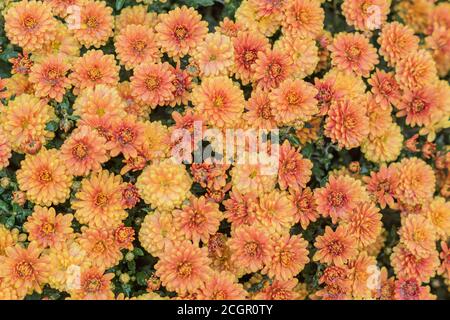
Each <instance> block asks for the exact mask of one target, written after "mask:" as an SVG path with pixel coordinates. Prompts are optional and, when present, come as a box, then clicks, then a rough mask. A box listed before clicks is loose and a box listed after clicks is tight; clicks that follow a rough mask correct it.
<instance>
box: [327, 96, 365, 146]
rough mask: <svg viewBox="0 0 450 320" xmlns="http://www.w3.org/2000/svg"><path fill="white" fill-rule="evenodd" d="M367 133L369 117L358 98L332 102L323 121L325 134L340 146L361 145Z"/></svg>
mask: <svg viewBox="0 0 450 320" xmlns="http://www.w3.org/2000/svg"><path fill="white" fill-rule="evenodd" d="M368 134H369V118H368V117H367V114H366V110H365V108H364V107H362V106H361V105H360V104H359V103H358V100H355V99H353V100H350V99H347V98H344V99H340V100H338V101H336V102H334V103H332V105H331V107H330V110H329V111H328V117H327V118H326V122H325V135H326V136H327V137H330V138H331V141H333V142H334V143H336V142H337V143H338V145H339V147H340V148H345V149H352V148H356V147H358V146H360V145H361V143H362V141H363V140H364V138H366V137H367V135H368Z"/></svg>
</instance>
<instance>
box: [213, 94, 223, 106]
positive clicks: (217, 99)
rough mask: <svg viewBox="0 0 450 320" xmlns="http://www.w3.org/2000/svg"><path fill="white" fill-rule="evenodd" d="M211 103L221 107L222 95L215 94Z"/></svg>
mask: <svg viewBox="0 0 450 320" xmlns="http://www.w3.org/2000/svg"><path fill="white" fill-rule="evenodd" d="M213 105H214V107H216V108H221V107H223V97H222V96H217V97H215V98H214V101H213Z"/></svg>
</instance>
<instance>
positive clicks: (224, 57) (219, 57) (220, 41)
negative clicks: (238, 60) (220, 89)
mask: <svg viewBox="0 0 450 320" xmlns="http://www.w3.org/2000/svg"><path fill="white" fill-rule="evenodd" d="M192 57H193V59H194V60H195V63H196V65H198V67H199V69H200V76H204V77H209V76H219V75H222V76H226V75H228V74H229V73H230V70H231V68H232V67H233V63H234V50H233V43H232V42H231V39H230V38H229V37H228V36H225V35H223V34H220V33H218V32H216V33H208V34H207V35H206V37H205V39H204V40H203V42H201V43H200V44H199V45H198V46H197V47H196V49H195V50H194V51H193V52H192Z"/></svg>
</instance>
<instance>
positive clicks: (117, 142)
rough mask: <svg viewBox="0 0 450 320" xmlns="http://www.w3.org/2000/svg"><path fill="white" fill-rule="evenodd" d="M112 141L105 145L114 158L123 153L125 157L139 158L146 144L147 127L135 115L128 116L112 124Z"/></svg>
mask: <svg viewBox="0 0 450 320" xmlns="http://www.w3.org/2000/svg"><path fill="white" fill-rule="evenodd" d="M111 136H112V137H111V140H110V141H108V142H107V143H106V145H105V148H107V149H108V150H110V154H111V156H112V157H116V156H117V155H118V154H119V153H122V154H123V155H124V156H125V157H137V155H138V150H139V149H141V147H142V146H143V145H144V143H145V140H144V138H145V125H144V123H143V122H140V121H139V120H137V118H136V117H135V116H133V115H127V116H126V117H123V118H121V119H117V120H116V121H114V122H113V123H112V127H111Z"/></svg>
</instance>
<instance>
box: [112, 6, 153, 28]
mask: <svg viewBox="0 0 450 320" xmlns="http://www.w3.org/2000/svg"><path fill="white" fill-rule="evenodd" d="M157 23H158V14H157V13H156V12H148V8H147V6H146V5H137V6H130V7H126V8H122V10H120V14H119V15H117V16H116V28H115V30H116V31H120V30H123V29H125V28H126V27H127V26H129V25H132V24H135V25H139V26H144V27H147V28H152V29H153V28H154V27H155V26H156V24H157Z"/></svg>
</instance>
